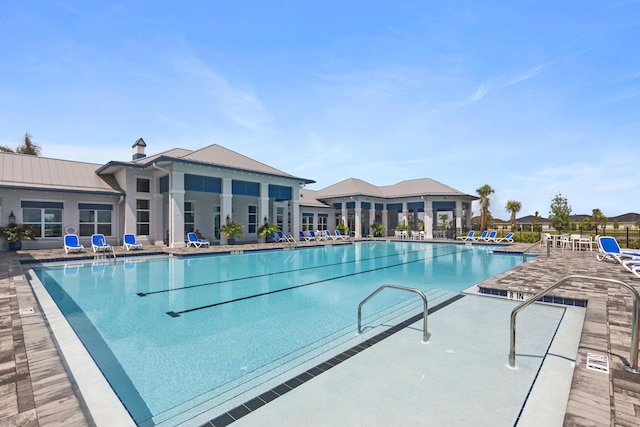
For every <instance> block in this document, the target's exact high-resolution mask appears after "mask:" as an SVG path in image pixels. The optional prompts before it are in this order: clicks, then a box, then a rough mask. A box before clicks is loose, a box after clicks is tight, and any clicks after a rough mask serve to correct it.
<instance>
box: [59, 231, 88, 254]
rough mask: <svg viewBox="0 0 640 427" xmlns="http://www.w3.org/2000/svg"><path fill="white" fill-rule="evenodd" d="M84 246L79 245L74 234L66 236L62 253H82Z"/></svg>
mask: <svg viewBox="0 0 640 427" xmlns="http://www.w3.org/2000/svg"><path fill="white" fill-rule="evenodd" d="M83 251H84V246H82V245H81V244H80V241H79V240H78V236H77V235H76V234H67V235H65V236H64V252H65V253H66V254H68V253H69V252H83Z"/></svg>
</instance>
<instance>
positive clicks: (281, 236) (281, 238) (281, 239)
mask: <svg viewBox="0 0 640 427" xmlns="http://www.w3.org/2000/svg"><path fill="white" fill-rule="evenodd" d="M277 233H278V237H277V238H276V239H277V241H278V242H289V243H290V242H294V241H295V239H294V238H293V236H292V235H288V236H287V235H286V234H284V233H283V232H282V231H281V230H278V231H277Z"/></svg>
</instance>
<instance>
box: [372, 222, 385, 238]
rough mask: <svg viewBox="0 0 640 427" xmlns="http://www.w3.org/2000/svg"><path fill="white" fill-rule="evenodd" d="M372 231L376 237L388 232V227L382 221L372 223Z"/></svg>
mask: <svg viewBox="0 0 640 427" xmlns="http://www.w3.org/2000/svg"><path fill="white" fill-rule="evenodd" d="M371 231H372V232H373V236H374V237H382V236H384V235H385V234H386V232H387V229H386V228H385V227H384V225H382V224H380V223H375V224H371Z"/></svg>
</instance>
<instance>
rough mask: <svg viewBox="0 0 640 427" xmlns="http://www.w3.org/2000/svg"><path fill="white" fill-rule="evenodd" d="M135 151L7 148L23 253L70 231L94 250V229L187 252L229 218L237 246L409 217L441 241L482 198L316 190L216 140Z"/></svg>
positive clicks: (2, 186) (397, 190)
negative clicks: (67, 153) (190, 238)
mask: <svg viewBox="0 0 640 427" xmlns="http://www.w3.org/2000/svg"><path fill="white" fill-rule="evenodd" d="M132 148H133V156H132V160H131V161H129V162H122V161H111V162H108V163H106V164H104V165H101V164H93V163H83V162H76V161H70V160H60V159H50V158H44V157H36V156H29V155H22V154H14V153H0V226H3V227H4V226H7V225H9V224H10V223H12V222H15V223H19V224H27V225H29V226H31V227H32V229H33V230H34V235H35V237H36V240H35V241H25V242H23V248H24V249H36V248H42V249H50V248H60V247H62V240H63V236H64V235H65V234H77V235H78V236H79V237H80V242H81V243H83V244H84V245H85V247H86V246H87V245H89V246H90V244H89V241H90V237H91V235H92V234H94V233H99V234H103V235H104V236H105V237H106V239H107V241H108V242H109V243H110V244H112V245H121V244H122V235H123V234H124V233H135V234H136V236H137V238H138V240H139V241H141V242H142V243H144V244H148V245H168V246H169V247H172V248H179V247H183V246H185V236H186V233H187V232H190V231H195V230H198V231H199V232H200V233H201V234H202V235H203V236H204V237H205V238H207V239H209V240H210V241H211V242H220V243H221V244H225V243H226V239H225V236H224V235H221V234H220V226H221V225H223V224H224V223H225V222H228V221H231V220H233V221H236V222H239V223H240V224H242V225H243V226H244V229H243V232H244V237H243V238H241V239H238V240H239V242H252V241H253V242H255V241H257V240H258V236H257V231H258V228H259V227H260V226H261V225H262V224H264V223H265V222H268V223H270V224H275V225H277V226H278V228H279V229H281V230H282V231H284V232H285V233H291V234H292V235H293V236H295V237H296V238H297V237H298V235H299V232H300V231H303V232H304V231H309V230H320V231H323V230H331V231H333V230H334V229H335V227H336V225H337V224H339V223H342V224H344V225H346V226H348V227H349V230H350V231H351V234H352V235H353V236H355V237H364V236H367V235H369V234H370V232H371V230H370V229H371V225H372V224H374V223H380V224H382V225H384V226H385V229H386V232H387V235H393V234H394V229H395V227H397V226H398V224H401V223H402V224H406V225H408V226H409V228H410V229H412V230H418V229H420V230H423V231H424V236H425V237H426V238H433V237H434V236H436V235H439V234H438V233H442V232H447V233H449V234H452V233H457V234H459V233H462V232H464V231H465V230H467V229H469V228H470V227H471V202H472V201H473V200H477V197H476V196H472V195H469V194H465V193H462V192H460V191H458V190H456V189H454V188H452V187H449V186H447V185H445V184H442V183H440V182H437V181H434V180H432V179H429V178H420V179H414V180H407V181H402V182H399V183H397V184H393V185H386V186H375V185H372V184H369V183H367V182H365V181H362V180H359V179H355V178H350V179H346V180H344V181H341V182H338V183H336V184H333V185H331V186H329V187H326V188H324V189H322V190H318V191H316V190H309V189H305V188H304V187H305V186H307V185H308V184H313V183H314V182H315V181H313V180H311V179H307V178H301V177H297V176H293V175H290V174H288V173H286V172H283V171H280V170H278V169H276V168H273V167H271V166H268V165H266V164H264V163H261V162H260V161H258V160H254V159H251V158H248V157H246V156H243V155H241V154H239V153H236V152H234V151H232V150H229V149H227V148H225V147H222V146H220V145H215V144H214V145H210V146H208V147H204V148H201V149H199V150H186V149H182V148H175V149H171V150H168V151H165V152H162V153H159V154H154V155H150V156H147V155H146V154H145V149H146V143H145V142H144V140H142V139H138V140H137V141H136V142H135V143H134V144H133V147H132ZM443 214H446V215H447V219H448V220H447V221H445V220H443V219H442V217H443V216H444V215H443ZM442 224H444V227H443V226H442ZM439 228H440V229H439ZM0 240H2V238H0ZM0 247H1V248H0V250H6V249H5V245H4V244H0Z"/></svg>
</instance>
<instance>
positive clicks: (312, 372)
mask: <svg viewBox="0 0 640 427" xmlns="http://www.w3.org/2000/svg"><path fill="white" fill-rule="evenodd" d="M464 296H465V295H464V294H458V295H456V296H453V297H451V298H449V299H447V300H446V301H443V302H441V303H439V304H436V305H435V306H433V307H431V308H430V309H429V310H428V312H427V313H428V314H432V313H435V312H436V311H438V310H441V309H443V308H445V307H446V306H448V305H450V304H453V303H454V302H456V301H458V300H459V299H461V298H464ZM422 318H423V314H422V313H419V314H416V315H415V316H412V317H410V318H409V319H407V320H404V321H402V322H400V323H398V324H397V325H395V326H392V327H390V328H389V329H387V330H385V331H383V332H380V333H378V334H377V335H375V336H373V337H371V338H368V339H366V340H365V341H363V342H362V343H360V344H358V345H355V346H353V347H351V348H349V349H347V350H345V351H343V352H341V353H339V354H337V355H335V356H334V357H332V358H330V359H329V360H327V361H325V362H323V363H320V364H319V365H316V366H314V367H313V368H310V369H308V370H306V371H305V372H303V373H301V374H299V375H297V376H295V377H293V378H291V379H290V380H287V381H285V382H283V383H282V384H279V385H277V386H276V387H274V388H272V389H271V390H268V391H266V392H264V393H262V394H261V395H259V396H258V397H254V398H253V399H251V400H248V401H247V402H245V403H243V404H242V405H238V406H236V407H235V408H233V409H231V410H229V411H227V412H225V413H223V414H221V415H219V416H217V417H216V418H214V419H212V420H211V421H209V422H207V423H204V424H202V426H201V427H224V426H228V425H229V424H232V423H233V422H234V421H236V420H238V419H240V418H242V417H244V416H245V415H248V414H249V413H251V412H253V411H255V410H257V409H258V408H260V407H262V406H264V405H265V404H267V403H269V402H271V401H272V400H275V399H277V398H278V397H280V396H282V395H284V394H286V393H288V392H290V391H291V390H293V389H295V388H296V387H298V386H300V385H302V384H304V383H305V382H307V381H309V380H311V379H313V378H315V377H317V376H318V375H321V374H322V373H324V372H326V371H328V370H329V369H331V368H333V367H334V366H337V365H339V364H340V363H342V362H344V361H345V360H348V359H350V358H351V357H353V356H355V355H357V354H358V353H360V352H361V351H363V350H366V349H367V348H369V347H371V346H373V345H374V344H377V343H379V342H381V341H382V340H384V339H386V338H389V337H390V336H392V335H393V334H395V333H397V332H399V331H401V330H403V329H405V328H406V327H408V326H410V325H412V324H414V323H416V322H418V321H420V320H422Z"/></svg>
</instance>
